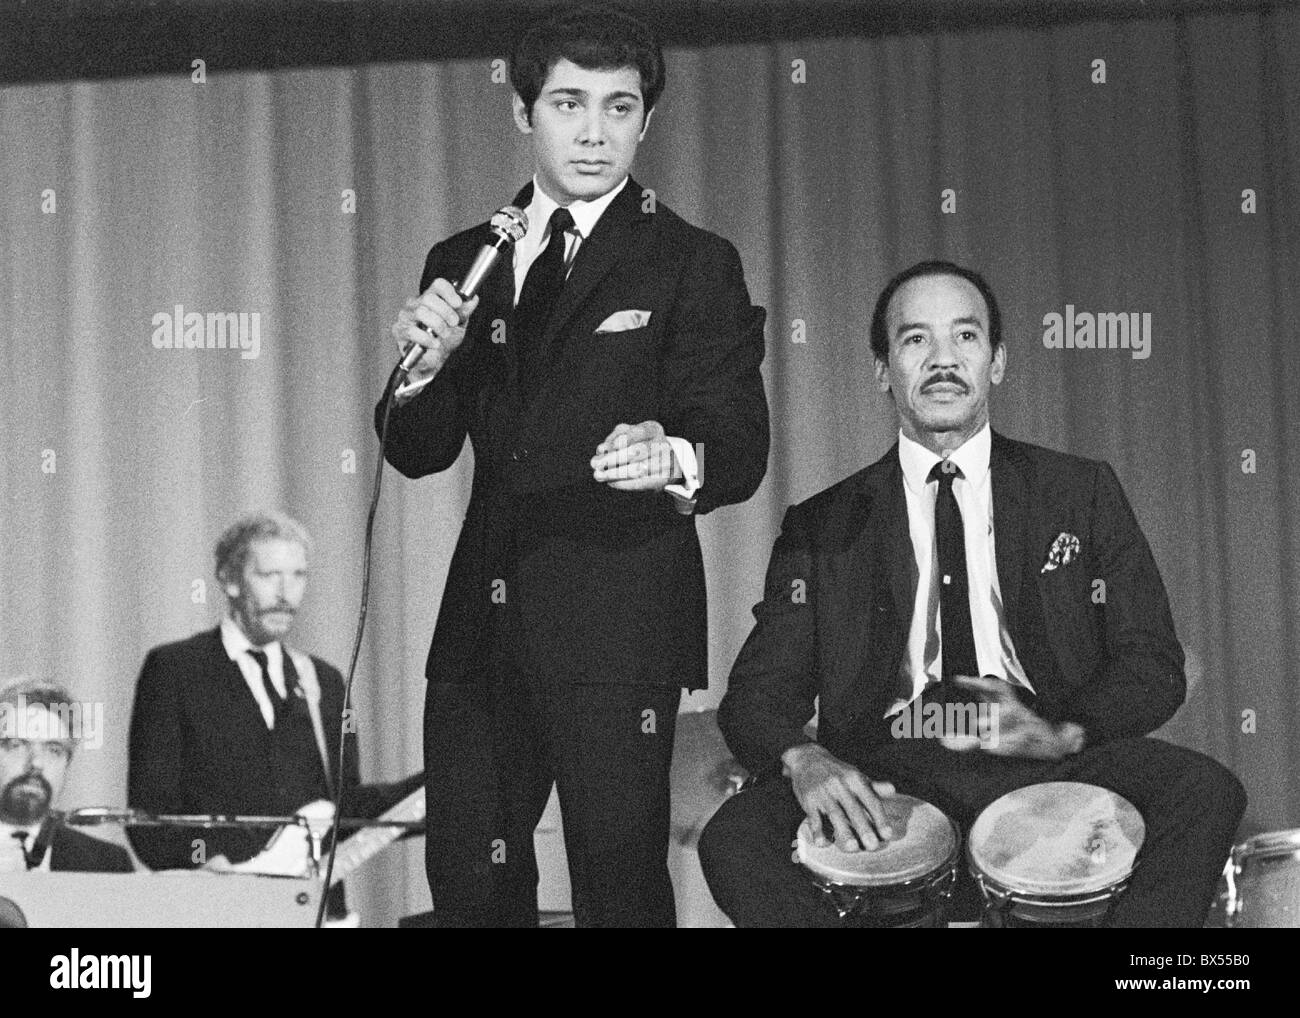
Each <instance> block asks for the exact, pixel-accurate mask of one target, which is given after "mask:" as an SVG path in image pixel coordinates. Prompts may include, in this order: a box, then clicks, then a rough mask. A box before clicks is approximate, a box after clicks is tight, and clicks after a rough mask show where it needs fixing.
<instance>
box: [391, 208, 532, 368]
mask: <svg viewBox="0 0 1300 1018" xmlns="http://www.w3.org/2000/svg"><path fill="white" fill-rule="evenodd" d="M488 232H489V234H490V235H491V236H490V237H489V239H488V241H487V243H486V244H484V245H483V247H482V248H480V249H479V253H478V256H477V257H476V258H475V259H474V262H473V264H471V265H470V267H469V271H468V272H466V273H465V278H464V279H462V280H461V281H460V282H459V283H457V284H456V293H457V295H459V297H460V299H461V300H471V299H472V298H473V297H474V294H476V293H478V288H479V287H480V286H482V285H483V280H485V279H486V278H487V277H488V273H489V272H491V271H492V269H493V267H494V266H495V265H496V263H497V259H498V258H500V257H501V256H502V255H503V254H505V252H506V251H509V250H510V249H511V248H512V247H514V246H515V244H516V243H517V242H518V241H519V240H520V239H521V238H522V237H523V235H524V234H525V233H527V232H528V216H527V215H525V214H524V210H523V209H520V208H516V207H515V206H513V205H507V206H505V207H504V208H503V209H501V210H500V211H498V212H497V213H496V214H495V215H493V216H492V219H491V220H490V221H489V223H488ZM415 324H416V327H417V328H420V329H423V330H424V331H425V332H429V329H428V327H427V326H426V325H425V324H424V323H423V322H418V321H417V322H416V323H415ZM431 335H432V334H431ZM426 349H428V346H427V344H422V343H419V342H413V343H412V344H411V345H410V347H409V348H408V349H407V351H406V353H404V354H403V355H402V363H401V364H399V365H398V366H397V369H398V370H399V371H400V372H401V373H402V375H403V376H405V375H407V374H409V373H410V371H411V369H412V368H413V367H415V365H416V363H417V362H418V361H419V360H420V358H421V357H423V356H424V351H425V350H426Z"/></svg>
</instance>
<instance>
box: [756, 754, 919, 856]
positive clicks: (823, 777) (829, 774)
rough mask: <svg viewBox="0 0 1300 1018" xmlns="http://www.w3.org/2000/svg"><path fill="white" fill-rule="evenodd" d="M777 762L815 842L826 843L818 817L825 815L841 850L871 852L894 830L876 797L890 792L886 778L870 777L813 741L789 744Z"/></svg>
mask: <svg viewBox="0 0 1300 1018" xmlns="http://www.w3.org/2000/svg"><path fill="white" fill-rule="evenodd" d="M781 762H782V763H783V764H784V765H785V774H786V776H787V777H788V778H789V779H790V784H791V787H792V788H793V790H794V797H795V798H796V799H798V800H799V805H800V807H801V808H802V809H803V811H804V813H805V814H806V815H807V817H808V824H809V826H811V827H812V832H813V840H814V841H815V842H816V843H817V844H818V845H821V846H825V845H827V844H829V839H827V837H826V833H825V829H824V828H823V826H822V821H823V819H825V820H829V821H830V823H831V827H832V828H833V829H834V832H835V844H836V845H837V846H838V847H839V848H841V849H842V850H844V851H845V852H856V851H858V849H859V848H865V849H866V850H867V851H868V852H871V851H874V850H876V849H877V848H879V847H880V846H881V844H882V843H883V842H886V841H888V840H889V839H890V838H892V837H893V836H894V832H893V830H892V829H891V828H890V826H889V820H888V818H887V817H886V815H885V807H884V804H883V803H881V801H880V800H881V798H882V797H887V796H891V795H893V794H894V786H893V785H891V784H889V782H887V781H871V780H870V779H869V778H867V777H866V775H864V774H863V773H862V772H861V771H859V770H858V769H857V768H856V767H853V766H850V765H849V764H847V763H845V762H844V761H843V760H841V759H839V758H838V757H837V756H835V755H834V754H833V753H831V752H830V750H828V749H826V748H825V747H824V746H821V745H819V744H818V743H815V742H808V743H804V744H802V745H799V746H793V747H791V748H790V749H788V750H786V751H785V753H784V754H782V756H781Z"/></svg>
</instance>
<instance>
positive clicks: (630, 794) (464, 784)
mask: <svg viewBox="0 0 1300 1018" xmlns="http://www.w3.org/2000/svg"><path fill="white" fill-rule="evenodd" d="M494 610H499V611H500V612H501V615H500V618H499V619H498V620H497V621H496V622H495V624H494V625H493V626H492V627H491V639H492V642H493V647H492V650H491V656H490V658H489V659H490V660H491V661H492V662H493V664H492V669H491V675H490V676H488V677H486V678H487V679H488V681H486V682H483V683H481V684H477V685H466V684H450V683H431V684H430V686H429V692H428V697H427V700H426V704H425V780H426V788H427V793H428V799H427V802H428V837H427V841H426V865H427V870H428V876H429V886H430V890H431V891H432V894H433V905H434V921H435V923H436V924H437V925H439V926H453V927H466V926H536V925H537V923H538V910H537V882H538V873H537V862H536V857H535V853H534V843H533V834H534V830H535V829H536V827H537V824H538V821H539V820H540V819H541V816H542V813H543V811H544V810H545V808H546V802H547V799H548V798H549V796H550V791H551V786H552V785H553V784H554V785H555V786H556V787H557V789H558V793H559V800H560V812H561V816H562V822H563V827H564V846H565V853H566V855H567V856H568V863H569V876H570V882H571V885H572V892H573V912H574V920H575V923H576V924H577V925H578V926H592V927H606V926H673V925H675V922H676V912H675V908H674V903H673V889H672V883H671V881H670V879H669V875H668V839H669V806H670V791H669V769H670V765H671V763H672V749H673V733H674V727H675V724H676V720H677V707H678V702H679V700H680V698H681V692H680V690H678V689H676V688H661V687H650V686H628V685H612V684H611V685H603V684H594V683H587V684H573V683H570V682H567V681H562V680H559V679H557V678H554V677H551V678H548V677H546V676H543V675H541V674H539V673H538V672H537V671H536V670H535V669H533V668H530V667H529V665H528V662H527V661H525V660H521V659H520V655H519V654H518V653H517V652H516V650H517V648H518V647H519V646H520V643H521V640H520V638H519V634H518V632H517V630H514V622H515V621H516V620H517V616H516V615H515V614H514V613H512V612H508V611H507V610H506V609H505V608H504V607H503V606H499V607H498V609H494Z"/></svg>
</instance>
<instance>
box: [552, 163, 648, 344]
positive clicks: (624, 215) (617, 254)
mask: <svg viewBox="0 0 1300 1018" xmlns="http://www.w3.org/2000/svg"><path fill="white" fill-rule="evenodd" d="M640 194H641V185H640V184H638V183H637V182H636V181H635V180H633V179H632V178H631V177H629V178H628V180H627V183H626V184H625V185H624V186H623V190H622V191H620V192H619V193H618V195H617V196H616V197H615V198H614V200H613V201H612V202H610V204H609V207H608V208H607V209H605V212H604V215H602V216H601V217H600V219H598V220H597V221H596V226H595V228H594V229H592V231H591V236H590V237H587V238H585V239H584V240H583V242H582V246H581V247H579V248H578V255H577V257H576V258H575V259H574V261H573V268H572V269H570V270H569V278H568V279H567V280H565V283H564V287H563V288H562V289H561V290H560V297H559V300H558V301H557V302H556V304H555V309H554V310H553V311H552V312H551V317H550V318H549V319H548V320H547V323H546V333H545V335H544V337H543V340H542V343H543V347H544V348H545V349H546V350H551V349H552V348H553V346H554V344H555V341H556V337H557V336H558V335H559V334H560V333H561V331H562V330H563V329H564V327H565V326H566V325H567V324H568V323H569V321H570V319H572V318H573V316H574V314H576V313H577V312H578V310H579V309H580V308H581V307H582V305H583V302H584V301H585V300H586V299H587V298H588V297H589V296H590V295H591V293H592V291H593V290H595V288H596V287H597V286H598V285H599V284H600V281H601V280H602V279H604V278H605V277H606V276H607V275H609V273H610V271H611V270H612V269H613V268H614V266H615V265H617V264H618V263H619V262H620V261H621V260H622V259H623V258H625V257H627V255H628V253H629V251H630V249H631V241H632V240H633V239H634V238H633V236H632V234H634V233H635V231H636V230H637V229H638V228H639V227H640V226H642V225H644V224H645V223H646V222H648V221H649V215H648V214H647V213H644V212H642V211H641V205H640V198H639V196H640ZM552 362H553V359H552Z"/></svg>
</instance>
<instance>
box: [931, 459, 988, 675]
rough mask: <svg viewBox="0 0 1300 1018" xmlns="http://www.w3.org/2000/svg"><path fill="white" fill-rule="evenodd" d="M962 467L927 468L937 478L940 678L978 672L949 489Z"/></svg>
mask: <svg viewBox="0 0 1300 1018" xmlns="http://www.w3.org/2000/svg"><path fill="white" fill-rule="evenodd" d="M961 476H962V473H961V468H960V467H958V466H957V464H956V463H953V462H952V461H951V460H942V461H941V462H939V463H936V464H935V465H934V469H933V470H931V471H930V477H929V480H931V481H935V480H937V481H938V482H939V493H938V495H937V496H936V497H935V500H934V539H935V547H936V549H937V551H938V557H939V620H940V622H939V626H940V634H941V639H940V647H941V650H942V654H943V679H944V681H945V682H949V681H951V680H952V677H953V676H954V675H979V673H980V672H979V662H978V659H977V658H976V656H975V631H974V629H973V628H972V627H971V618H970V583H969V582H968V580H967V577H966V534H965V532H964V530H963V529H962V519H961V509H959V508H958V507H957V498H956V496H955V495H954V494H953V491H952V482H953V479H954V478H957V477H961Z"/></svg>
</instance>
